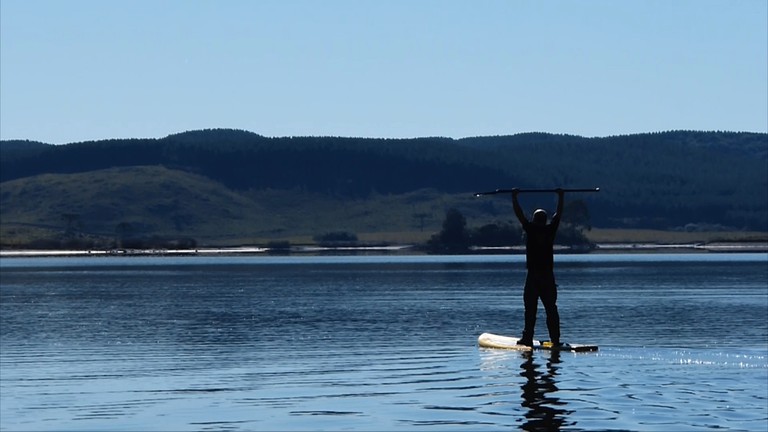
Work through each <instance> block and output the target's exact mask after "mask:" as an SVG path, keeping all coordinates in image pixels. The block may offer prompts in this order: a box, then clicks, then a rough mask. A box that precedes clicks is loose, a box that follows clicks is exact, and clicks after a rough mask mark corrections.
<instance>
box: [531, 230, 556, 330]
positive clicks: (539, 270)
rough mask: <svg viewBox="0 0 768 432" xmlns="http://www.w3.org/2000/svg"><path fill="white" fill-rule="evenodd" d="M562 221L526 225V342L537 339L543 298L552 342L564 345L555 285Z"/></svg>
mask: <svg viewBox="0 0 768 432" xmlns="http://www.w3.org/2000/svg"><path fill="white" fill-rule="evenodd" d="M559 222H560V218H559V217H557V215H556V216H555V217H554V218H553V220H552V223H550V224H548V225H537V224H534V223H531V222H527V221H526V223H524V224H523V229H524V230H525V234H526V252H525V263H526V267H527V268H528V275H527V276H526V278H525V290H524V291H523V301H524V304H525V330H523V339H524V340H531V339H533V331H534V328H535V327H536V311H537V308H538V303H539V299H541V303H542V304H543V305H544V309H545V310H546V312H547V330H549V337H550V339H551V340H552V342H560V314H559V313H558V312H557V304H556V302H557V284H556V283H555V272H554V259H553V253H554V251H553V248H554V242H555V234H556V233H557V227H558V225H559Z"/></svg>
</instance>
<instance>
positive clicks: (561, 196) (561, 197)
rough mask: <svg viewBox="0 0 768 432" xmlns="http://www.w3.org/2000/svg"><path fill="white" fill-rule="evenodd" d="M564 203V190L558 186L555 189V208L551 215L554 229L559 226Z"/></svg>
mask: <svg viewBox="0 0 768 432" xmlns="http://www.w3.org/2000/svg"><path fill="white" fill-rule="evenodd" d="M564 203H565V191H563V190H562V189H560V188H558V189H557V210H555V214H553V215H552V225H554V227H555V229H557V227H558V226H560V216H562V214H563V205H564Z"/></svg>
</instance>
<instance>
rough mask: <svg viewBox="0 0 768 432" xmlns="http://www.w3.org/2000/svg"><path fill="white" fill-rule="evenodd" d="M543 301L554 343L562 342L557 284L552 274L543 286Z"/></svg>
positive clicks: (551, 338) (548, 327) (550, 335)
mask: <svg viewBox="0 0 768 432" xmlns="http://www.w3.org/2000/svg"><path fill="white" fill-rule="evenodd" d="M541 302H542V303H543V304H544V310H545V311H546V312H547V330H548V331H549V339H550V340H551V341H552V343H553V344H559V343H560V314H559V313H558V311H557V285H556V284H555V277H554V276H552V278H551V279H548V280H547V281H546V282H544V283H542V286H541Z"/></svg>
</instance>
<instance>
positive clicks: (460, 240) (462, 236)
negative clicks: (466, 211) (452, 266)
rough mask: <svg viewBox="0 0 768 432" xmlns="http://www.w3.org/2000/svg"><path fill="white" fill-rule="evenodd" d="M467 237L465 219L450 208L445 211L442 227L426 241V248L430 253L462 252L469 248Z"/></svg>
mask: <svg viewBox="0 0 768 432" xmlns="http://www.w3.org/2000/svg"><path fill="white" fill-rule="evenodd" d="M469 238H470V237H469V232H467V219H466V218H465V217H464V215H463V214H461V212H460V211H458V210H456V209H453V208H452V209H449V210H448V211H447V212H446V213H445V220H444V221H443V229H442V230H441V231H440V232H439V233H437V234H434V235H433V236H432V238H430V239H429V241H428V242H427V249H428V250H429V252H431V253H446V254H459V253H464V252H467V251H468V250H469Z"/></svg>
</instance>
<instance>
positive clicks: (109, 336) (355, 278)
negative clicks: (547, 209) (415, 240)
mask: <svg viewBox="0 0 768 432" xmlns="http://www.w3.org/2000/svg"><path fill="white" fill-rule="evenodd" d="M524 267H525V264H524V257H523V256H521V255H505V256H501V255H496V256H286V257H270V256H222V257H204V256H195V257H80V258H75V257H66V258H3V259H2V260H0V332H1V338H0V429H1V430H7V431H22V430H35V431H41V430H77V431H88V430H99V431H104V430H114V431H120V430H123V431H133V430H177V431H183V430H217V431H221V430H419V431H436V430H439V431H444V430H510V429H513V430H529V431H532V430H564V431H565V430H573V431H576V430H588V431H594V430H606V431H608V430H610V431H619V430H631V431H671V430H675V431H684V430H686V431H687V430H690V431H697V430H712V429H719V430H744V431H765V430H766V428H768V254H762V253H761V254H712V253H710V254H647V255H646V254H635V255H633V254H625V255H622V254H615V255H613V254H590V255H558V256H557V257H556V274H557V279H558V284H559V285H560V288H559V298H558V305H559V308H560V315H561V321H562V333H563V340H565V341H568V342H575V343H594V344H597V345H599V346H600V350H599V351H598V352H595V353H568V352H563V353H550V352H538V351H537V352H534V353H532V354H527V353H522V352H517V351H504V350H489V349H481V348H478V347H477V337H478V336H479V335H480V334H481V333H483V332H494V333H501V334H508V335H515V336H516V335H519V333H520V332H521V330H522V325H523V304H522V285H523V282H524V279H525V268H524ZM536 337H537V338H541V339H547V334H546V325H545V322H544V311H543V308H542V307H540V308H539V320H538V322H537V330H536Z"/></svg>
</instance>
